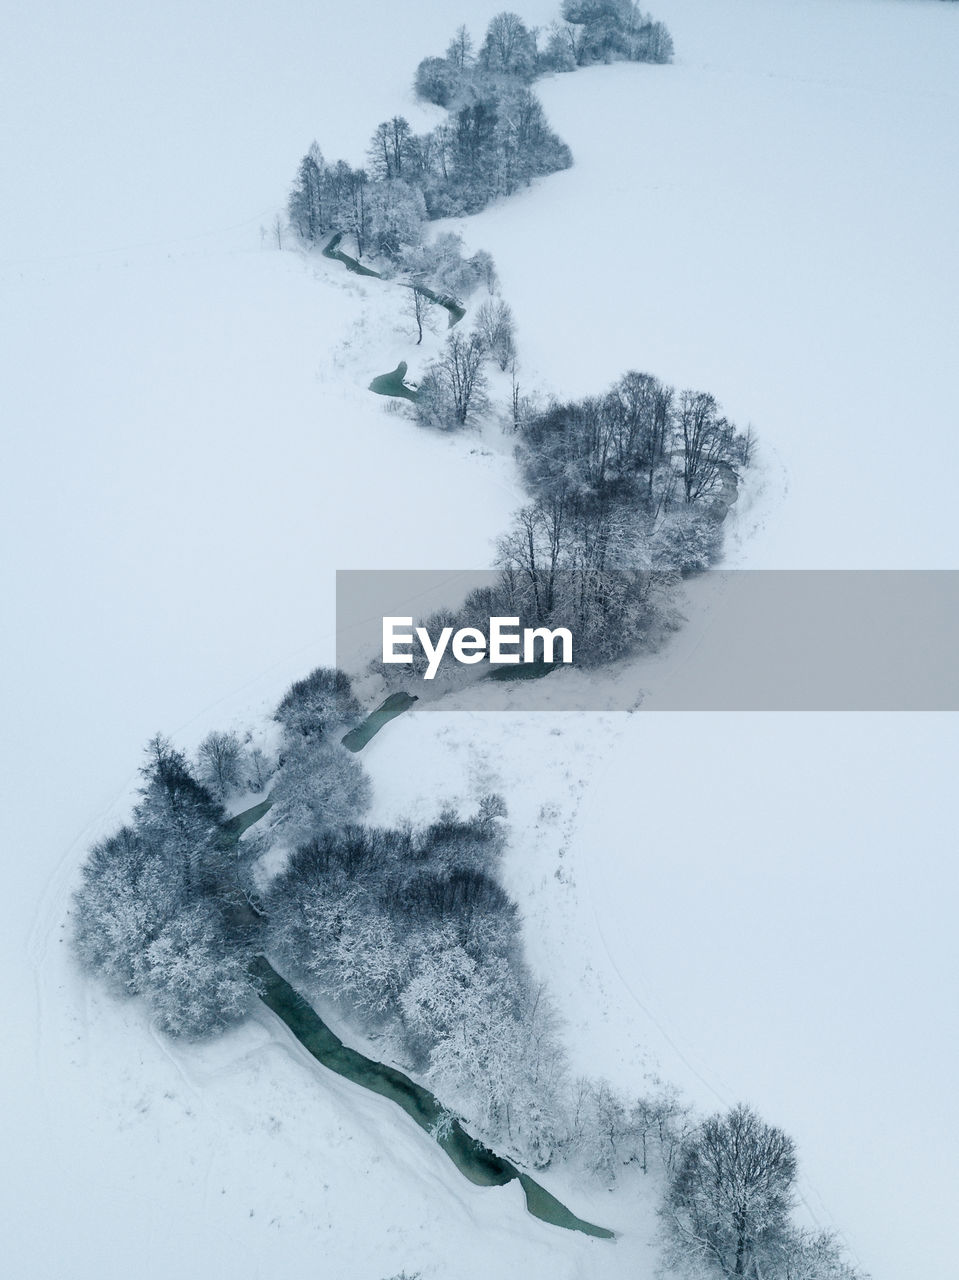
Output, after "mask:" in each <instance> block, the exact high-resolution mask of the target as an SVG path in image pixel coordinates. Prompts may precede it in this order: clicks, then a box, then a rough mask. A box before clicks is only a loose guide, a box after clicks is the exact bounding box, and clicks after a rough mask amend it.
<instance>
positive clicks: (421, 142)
mask: <svg viewBox="0 0 959 1280" xmlns="http://www.w3.org/2000/svg"><path fill="white" fill-rule="evenodd" d="M671 56H672V41H671V40H670V37H669V33H668V32H667V31H666V29H665V27H663V25H662V23H658V22H653V21H652V20H651V19H650V18H648V17H646V16H645V15H643V14H642V13H641V12H640V10H639V9H638V8H637V6H636V5H635V4H633V3H632V0H584V2H583V3H575V2H574V0H567V3H565V4H564V6H563V11H562V21H561V22H559V23H555V24H554V25H553V27H552V28H551V29H550V31H549V33H548V35H547V38H546V40H545V43H544V45H543V47H542V48H540V46H539V33H538V32H537V31H535V30H531V29H529V28H528V27H527V26H526V25H525V23H524V22H523V21H522V19H521V18H519V17H518V16H517V15H516V14H515V13H501V14H498V15H497V16H496V17H495V18H493V20H492V21H491V22H490V24H489V27H488V28H487V31H486V35H485V37H484V39H483V41H482V43H481V45H480V46H479V48H478V49H475V48H474V45H473V41H472V38H471V37H470V34H469V32H468V31H467V30H466V28H465V27H460V29H459V30H458V31H457V33H456V35H455V36H454V38H453V40H452V41H451V43H450V45H449V48H448V49H447V51H446V54H445V56H444V57H442V58H425V59H424V60H423V61H422V62H421V63H420V65H419V67H418V68H417V71H416V78H415V88H416V92H417V94H418V95H419V96H420V97H421V98H423V99H425V100H426V101H429V102H433V103H437V104H439V105H440V106H443V107H445V108H446V109H447V111H448V112H449V115H448V118H447V119H446V120H445V121H443V123H441V124H439V125H438V126H437V127H436V128H435V129H431V130H429V131H428V132H426V133H423V134H417V133H415V132H414V130H413V129H412V127H411V125H410V123H409V121H408V120H406V119H405V117H403V116H393V117H392V119H390V120H384V121H383V122H382V123H381V124H379V125H377V127H376V130H375V131H374V133H373V137H372V139H371V140H370V145H369V149H368V154H367V160H368V163H367V166H366V167H363V166H361V167H359V168H354V167H353V166H352V165H350V164H348V163H347V162H346V161H345V160H338V161H335V162H332V163H330V162H327V161H326V160H325V159H324V158H323V154H322V152H321V151H320V148H319V146H318V145H317V144H316V143H314V144H313V145H312V146H311V147H310V150H309V151H308V152H307V154H306V155H305V156H304V157H303V160H302V161H301V163H300V167H299V170H298V172H297V176H296V180H295V182H294V184H293V189H292V191H291V193H290V198H289V204H288V213H289V219H290V223H291V225H292V226H293V227H294V229H295V230H296V232H297V233H298V235H299V236H300V238H301V239H302V240H303V241H304V242H305V243H306V244H308V245H314V244H316V243H317V242H318V241H319V239H320V237H321V236H323V235H326V234H329V233H331V232H337V231H340V232H343V233H345V234H347V235H350V236H351V237H352V238H353V241H354V242H355V245H356V253H357V257H359V258H362V257H363V256H364V255H365V254H373V255H375V256H377V257H379V258H381V259H382V260H383V261H384V262H385V263H387V264H393V265H394V266H397V267H401V268H403V269H409V266H408V263H407V262H406V259H407V257H408V256H409V255H411V254H413V253H414V252H415V250H416V249H417V247H418V246H420V245H421V244H422V242H423V239H424V230H423V224H424V223H425V222H426V221H428V220H431V219H435V218H445V217H451V216H457V215H462V214H470V213H477V212H478V211H479V210H480V209H483V208H485V207H486V205H488V204H489V203H490V201H491V200H495V199H497V198H498V197H500V196H508V195H511V194H512V193H513V192H515V191H517V190H518V189H519V188H521V187H523V186H528V185H529V183H530V182H532V180H533V179H534V178H537V177H542V176H544V175H546V174H549V173H555V172H557V171H558V170H560V169H566V168H568V167H569V166H570V164H571V163H572V157H571V155H570V151H569V148H568V147H567V146H566V144H565V143H564V142H562V141H561V139H559V138H558V137H557V136H556V134H555V133H554V132H553V131H552V130H551V129H550V127H549V125H548V123H547V121H546V116H545V114H544V112H543V108H542V105H541V104H540V102H539V100H538V99H537V98H536V97H535V95H534V94H533V93H532V91H531V90H530V87H529V86H530V84H531V83H532V81H533V80H535V79H536V77H537V76H539V75H542V74H544V73H547V72H551V71H568V70H572V69H574V68H575V67H580V66H586V65H588V64H590V63H593V62H611V61H614V60H616V59H624V58H628V59H632V60H635V61H644V62H668V61H669V59H670V58H671ZM277 238H278V241H279V240H280V239H281V237H280V233H279V231H277Z"/></svg>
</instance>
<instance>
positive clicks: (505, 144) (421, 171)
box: [288, 80, 572, 266]
mask: <svg viewBox="0 0 959 1280" xmlns="http://www.w3.org/2000/svg"><path fill="white" fill-rule="evenodd" d="M368 159H369V163H368V167H359V168H354V167H353V166H351V165H349V164H347V162H346V161H345V160H339V161H336V162H335V163H328V162H327V161H326V160H325V159H324V158H323V155H322V152H321V151H320V148H319V146H318V145H317V144H316V143H314V144H313V145H312V146H311V147H310V150H309V151H308V152H307V154H306V155H305V156H304V157H303V160H302V161H301V162H300V167H299V170H298V172H297V176H296V180H295V182H294V185H293V189H292V191H291V193H290V198H289V203H288V214H289V219H290V223H291V225H292V226H293V227H294V229H295V230H296V231H297V233H298V234H299V236H300V238H301V239H302V240H303V241H304V242H305V243H306V244H309V245H314V244H316V243H317V242H318V241H319V239H320V238H321V237H322V236H324V235H326V234H328V233H331V232H334V231H342V232H344V233H346V234H347V235H349V236H351V237H352V239H353V242H354V243H355V246H356V253H357V257H359V258H362V257H363V256H364V255H366V254H373V255H374V256H377V257H380V258H382V259H383V260H384V262H385V263H387V264H394V265H397V266H403V265H404V263H405V257H406V255H407V254H409V253H410V251H411V250H413V249H415V247H416V246H417V245H419V244H421V243H422V241H423V238H424V223H425V222H427V221H429V220H432V219H435V218H444V217H449V216H453V215H459V214H469V213H476V212H478V211H479V210H480V209H483V208H485V206H486V205H487V204H489V202H490V201H491V200H494V199H496V198H497V197H498V196H508V195H511V194H512V193H513V192H515V191H516V190H518V189H519V188H520V187H522V186H526V185H528V184H529V183H530V182H532V180H533V179H534V178H536V177H540V176H543V175H545V174H549V173H555V172H556V171H557V170H558V169H566V168H568V167H569V165H570V164H571V163H572V158H571V156H570V152H569V148H568V147H567V146H566V145H565V143H563V142H561V141H560V139H559V138H557V136H556V135H555V134H554V133H553V132H552V130H551V129H550V128H549V126H548V124H547V122H546V116H545V114H544V112H543V108H542V106H541V104H540V102H539V100H538V99H537V98H536V97H535V96H534V95H533V93H532V92H531V91H530V90H529V89H528V88H527V87H526V86H525V85H523V84H520V83H515V82H513V81H510V80H497V81H495V82H493V81H490V82H489V83H486V84H485V85H484V87H483V89H482V91H481V92H480V91H479V89H476V90H475V92H474V94H473V95H471V96H470V98H469V100H468V101H463V102H462V103H461V104H460V105H458V106H457V107H456V109H455V110H452V111H451V113H450V117H449V120H448V121H445V122H444V123H442V124H440V125H438V126H437V127H436V128H435V129H432V130H430V131H429V132H427V133H424V134H415V133H414V132H413V129H412V128H411V126H410V124H409V122H408V121H407V120H406V119H405V118H404V117H403V116H394V117H393V118H392V119H391V120H387V121H384V122H383V123H382V124H380V125H378V126H377V128H376V131H375V132H374V134H373V137H372V140H371V142H370V147H369V155H368Z"/></svg>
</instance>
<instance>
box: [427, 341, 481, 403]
mask: <svg viewBox="0 0 959 1280" xmlns="http://www.w3.org/2000/svg"><path fill="white" fill-rule="evenodd" d="M485 354H486V346H485V344H484V342H483V338H482V336H481V335H480V334H478V333H470V334H468V335H466V334H461V333H454V334H452V335H451V336H450V337H449V338H448V339H447V341H446V349H445V351H444V352H443V354H442V355H441V356H440V358H439V360H438V361H436V364H435V365H434V366H433V371H434V372H435V374H436V375H437V376H438V378H439V380H440V381H441V382H442V383H443V385H444V386H445V389H446V391H447V392H448V394H449V398H450V403H451V406H452V410H453V417H454V419H455V421H456V422H458V423H459V425H460V426H465V425H466V423H467V421H468V420H469V418H470V416H471V415H472V414H474V413H476V412H477V411H479V410H480V409H482V408H484V407H485V404H486V374H485V373H484V372H483V357H484V356H485Z"/></svg>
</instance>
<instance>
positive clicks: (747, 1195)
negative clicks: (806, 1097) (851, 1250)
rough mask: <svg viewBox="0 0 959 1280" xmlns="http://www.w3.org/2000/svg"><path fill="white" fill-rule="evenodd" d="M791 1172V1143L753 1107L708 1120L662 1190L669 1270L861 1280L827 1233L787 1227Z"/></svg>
mask: <svg viewBox="0 0 959 1280" xmlns="http://www.w3.org/2000/svg"><path fill="white" fill-rule="evenodd" d="M796 1172H797V1160H796V1150H795V1144H794V1143H793V1140H792V1139H791V1138H790V1137H788V1136H787V1135H786V1134H785V1133H783V1131H782V1130H781V1129H777V1128H775V1127H774V1126H772V1125H768V1124H765V1123H764V1122H763V1121H762V1120H761V1119H760V1117H759V1116H758V1115H757V1114H756V1112H755V1111H753V1110H752V1108H750V1107H746V1106H742V1105H740V1106H737V1107H734V1108H733V1109H732V1110H731V1111H729V1112H728V1113H726V1114H725V1115H715V1116H711V1117H709V1118H708V1119H707V1120H705V1121H704V1122H703V1123H702V1124H701V1125H699V1126H698V1127H697V1128H696V1130H695V1131H694V1132H693V1133H692V1134H691V1135H690V1136H689V1137H688V1138H687V1140H686V1141H685V1142H684V1143H683V1144H682V1147H681V1149H680V1152H679V1156H678V1159H677V1160H676V1161H675V1164H674V1167H673V1169H672V1171H671V1174H670V1177H669V1180H668V1183H667V1188H666V1195H665V1200H664V1204H663V1209H662V1218H663V1223H664V1236H665V1244H666V1261H667V1265H668V1266H669V1267H670V1268H671V1269H672V1270H674V1271H678V1272H680V1273H681V1274H683V1275H687V1276H690V1277H697V1278H700V1280H708V1277H711V1276H714V1277H717V1280H718V1278H720V1277H722V1278H724V1280H725V1278H727V1277H728V1278H733V1277H743V1278H744V1280H865V1278H864V1277H862V1275H861V1273H860V1272H859V1271H857V1269H856V1268H855V1267H853V1266H852V1265H850V1263H849V1262H847V1261H846V1259H845V1258H844V1257H843V1253H842V1250H841V1248H840V1247H839V1245H838V1243H837V1242H836V1240H835V1239H834V1238H833V1237H832V1236H831V1235H830V1234H829V1233H828V1232H810V1231H806V1230H803V1229H800V1228H797V1227H796V1226H795V1225H794V1223H793V1222H792V1219H791V1210H792V1207H793V1201H794V1196H795V1183H796Z"/></svg>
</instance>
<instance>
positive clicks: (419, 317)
mask: <svg viewBox="0 0 959 1280" xmlns="http://www.w3.org/2000/svg"><path fill="white" fill-rule="evenodd" d="M408 288H409V297H408V298H407V299H406V305H405V306H404V308H403V311H404V314H405V315H406V316H408V317H409V319H410V320H412V321H413V322H414V324H415V325H416V333H417V338H416V345H417V346H419V345H420V343H421V342H422V341H423V326H424V325H425V324H426V317H427V314H428V312H429V305H430V304H429V299H428V298H427V296H426V294H425V293H423V292H422V290H421V289H419V288H418V287H417V286H416V285H415V284H411V285H409V286H408Z"/></svg>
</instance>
